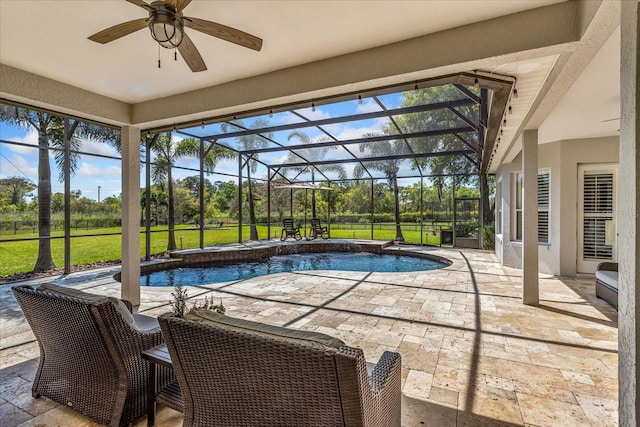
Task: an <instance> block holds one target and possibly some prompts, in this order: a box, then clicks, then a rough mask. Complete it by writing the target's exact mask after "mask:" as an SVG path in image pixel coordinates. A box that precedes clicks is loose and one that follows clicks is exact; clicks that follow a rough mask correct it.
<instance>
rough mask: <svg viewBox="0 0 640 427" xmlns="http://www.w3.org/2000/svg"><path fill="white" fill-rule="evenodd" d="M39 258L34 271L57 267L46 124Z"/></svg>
mask: <svg viewBox="0 0 640 427" xmlns="http://www.w3.org/2000/svg"><path fill="white" fill-rule="evenodd" d="M38 146H39V151H38V153H39V154H38V237H39V240H38V259H37V260H36V264H35V266H34V267H33V271H34V272H41V271H48V270H51V269H53V268H55V265H54V263H53V257H52V256H51V240H50V239H49V237H50V236H51V165H50V164H49V149H48V147H49V138H48V137H47V131H46V127H45V126H42V125H41V126H40V128H39V129H38Z"/></svg>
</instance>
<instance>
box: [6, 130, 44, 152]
mask: <svg viewBox="0 0 640 427" xmlns="http://www.w3.org/2000/svg"><path fill="white" fill-rule="evenodd" d="M9 141H13V142H20V143H23V144H29V145H34V146H36V147H37V146H38V132H37V131H36V130H35V129H33V128H31V129H29V131H28V132H27V133H26V134H25V135H24V136H23V137H19V136H13V137H11V138H9ZM7 146H8V147H9V150H11V151H13V152H15V153H20V154H34V153H37V151H36V150H34V149H33V148H31V147H22V146H20V145H10V144H7Z"/></svg>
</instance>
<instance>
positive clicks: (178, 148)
mask: <svg viewBox="0 0 640 427" xmlns="http://www.w3.org/2000/svg"><path fill="white" fill-rule="evenodd" d="M151 150H152V151H153V152H154V153H155V160H154V162H153V166H152V170H151V175H152V179H153V181H154V182H155V183H156V184H157V185H159V186H160V187H161V188H162V187H164V186H166V187H165V189H166V192H167V212H168V213H167V216H168V221H167V222H168V228H169V236H168V241H167V250H168V251H173V250H175V249H177V246H176V238H175V231H174V228H175V198H174V192H173V177H172V171H171V169H172V168H173V166H174V165H175V161H176V160H177V159H179V158H182V157H197V156H198V155H199V152H200V141H199V140H197V139H195V138H186V139H183V140H180V141H178V142H176V141H173V138H172V135H171V132H166V133H164V134H160V135H158V138H156V139H155V142H154V143H153V144H151ZM231 157H232V154H231V153H230V152H229V150H226V149H224V148H222V147H221V146H219V145H217V144H216V145H214V147H213V148H212V149H211V150H209V151H208V153H207V155H206V156H205V158H204V162H203V163H204V167H205V169H206V170H207V171H209V172H212V171H213V168H214V167H215V165H216V163H217V162H218V160H220V159H222V158H231ZM152 194H153V193H152ZM156 207H157V204H156ZM156 221H157V219H156Z"/></svg>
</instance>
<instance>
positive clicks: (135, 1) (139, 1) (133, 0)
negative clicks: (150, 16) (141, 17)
mask: <svg viewBox="0 0 640 427" xmlns="http://www.w3.org/2000/svg"><path fill="white" fill-rule="evenodd" d="M127 1H128V2H129V3H131V4H135V5H136V6H140V7H142V8H144V9H146V10H154V9H153V7H151V5H150V4H147V3H145V2H144V1H143V0H127Z"/></svg>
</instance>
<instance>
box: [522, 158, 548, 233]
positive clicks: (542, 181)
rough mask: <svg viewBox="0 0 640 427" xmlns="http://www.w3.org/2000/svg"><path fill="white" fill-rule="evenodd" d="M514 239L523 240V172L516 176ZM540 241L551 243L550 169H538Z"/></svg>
mask: <svg viewBox="0 0 640 427" xmlns="http://www.w3.org/2000/svg"><path fill="white" fill-rule="evenodd" d="M515 181H516V182H515V194H514V196H515V208H514V210H515V212H514V218H515V224H514V225H515V227H514V240H522V229H523V226H522V187H523V185H522V181H523V175H522V173H517V174H516V177H515ZM538 243H542V244H548V243H549V171H548V170H544V171H538Z"/></svg>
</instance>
